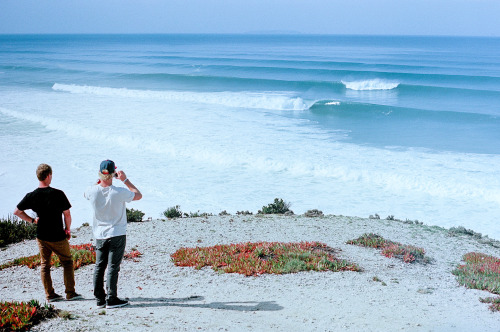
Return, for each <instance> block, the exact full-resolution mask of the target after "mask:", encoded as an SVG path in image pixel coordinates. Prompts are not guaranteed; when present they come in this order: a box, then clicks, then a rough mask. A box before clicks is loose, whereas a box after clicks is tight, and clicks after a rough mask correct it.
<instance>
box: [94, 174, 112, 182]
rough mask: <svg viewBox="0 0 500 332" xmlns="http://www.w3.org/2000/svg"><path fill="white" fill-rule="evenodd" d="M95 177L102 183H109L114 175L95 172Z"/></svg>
mask: <svg viewBox="0 0 500 332" xmlns="http://www.w3.org/2000/svg"><path fill="white" fill-rule="evenodd" d="M97 175H98V176H99V179H101V180H102V181H109V180H111V179H112V178H113V177H114V176H115V173H114V172H113V173H111V174H102V173H101V172H97Z"/></svg>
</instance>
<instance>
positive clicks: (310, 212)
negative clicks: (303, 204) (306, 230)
mask: <svg viewBox="0 0 500 332" xmlns="http://www.w3.org/2000/svg"><path fill="white" fill-rule="evenodd" d="M304 216H306V217H309V218H314V217H323V211H320V210H318V209H312V210H307V212H306V213H304Z"/></svg>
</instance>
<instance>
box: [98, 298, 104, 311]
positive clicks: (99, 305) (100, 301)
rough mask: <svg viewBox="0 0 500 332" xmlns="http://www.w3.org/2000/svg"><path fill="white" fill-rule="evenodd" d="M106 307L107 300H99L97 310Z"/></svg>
mask: <svg viewBox="0 0 500 332" xmlns="http://www.w3.org/2000/svg"><path fill="white" fill-rule="evenodd" d="M105 306H106V299H97V308H99V309H101V308H104V307H105Z"/></svg>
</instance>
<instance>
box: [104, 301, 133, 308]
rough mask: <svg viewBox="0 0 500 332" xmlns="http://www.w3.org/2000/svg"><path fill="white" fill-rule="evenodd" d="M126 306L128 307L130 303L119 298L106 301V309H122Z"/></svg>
mask: <svg viewBox="0 0 500 332" xmlns="http://www.w3.org/2000/svg"><path fill="white" fill-rule="evenodd" d="M126 305H128V301H124V300H120V299H119V298H114V299H112V300H108V301H106V309H114V308H120V307H124V306H126Z"/></svg>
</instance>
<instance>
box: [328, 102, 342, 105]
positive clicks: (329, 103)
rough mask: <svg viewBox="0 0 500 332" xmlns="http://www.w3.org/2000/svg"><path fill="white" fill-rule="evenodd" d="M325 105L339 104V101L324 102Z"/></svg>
mask: <svg viewBox="0 0 500 332" xmlns="http://www.w3.org/2000/svg"><path fill="white" fill-rule="evenodd" d="M325 105H340V101H330V102H328V103H326V104H325Z"/></svg>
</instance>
